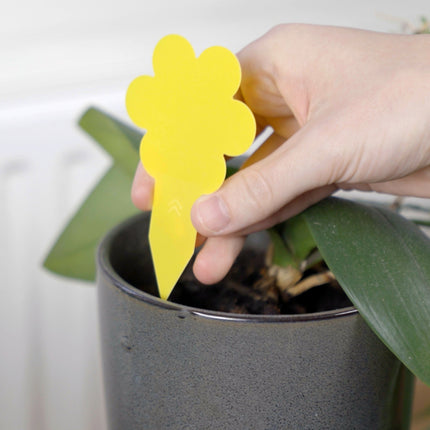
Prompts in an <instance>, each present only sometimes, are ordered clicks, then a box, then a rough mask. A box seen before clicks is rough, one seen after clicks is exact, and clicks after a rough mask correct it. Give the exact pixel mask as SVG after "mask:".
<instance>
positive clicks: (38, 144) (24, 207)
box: [0, 0, 430, 430]
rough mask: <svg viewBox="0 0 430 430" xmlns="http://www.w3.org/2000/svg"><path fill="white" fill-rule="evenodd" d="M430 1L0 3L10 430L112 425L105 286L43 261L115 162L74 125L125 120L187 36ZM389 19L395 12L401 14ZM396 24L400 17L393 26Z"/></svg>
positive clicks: (379, 17)
mask: <svg viewBox="0 0 430 430" xmlns="http://www.w3.org/2000/svg"><path fill="white" fill-rule="evenodd" d="M420 15H427V16H430V4H429V3H428V1H424V0H412V1H409V2H393V1H388V0H383V1H374V0H361V1H359V2H358V1H354V2H339V1H338V0H329V1H321V2H318V1H317V0H313V1H312V0H300V1H296V0H284V1H281V0H265V1H262V2H260V3H259V2H256V1H250V0H237V1H234V0H213V1H212V0H211V1H203V0H200V1H197V0H183V1H173V0H157V1H152V2H149V1H147V0H140V1H138V0H123V1H118V2H114V1H112V0H105V1H104V2H97V1H96V0H74V1H70V2H60V1H58V0H40V1H31V0H16V1H14V2H12V1H9V2H8V3H7V5H2V7H1V12H0V277H1V278H0V279H1V286H0V345H1V352H0V429H1V430H58V429H61V430H68V429H70V430H86V429H87V430H96V429H97V430H103V429H104V428H105V421H104V411H103V403H102V396H101V392H102V390H101V382H100V381H101V379H100V362H99V352H98V343H97V342H98V338H97V315H96V303H95V290H94V288H93V287H91V286H87V285H84V284H81V283H78V282H74V281H66V280H64V279H60V278H58V277H56V276H53V275H51V274H48V273H46V272H44V271H42V269H41V268H40V262H41V260H42V258H43V256H44V255H45V253H46V251H47V250H48V248H49V244H50V243H51V241H52V240H53V238H54V237H55V235H56V234H57V233H58V231H59V229H60V228H61V226H62V224H63V223H64V222H65V221H66V220H67V218H68V216H69V215H70V214H71V213H72V211H73V209H74V208H75V207H76V206H77V205H78V203H79V201H80V199H81V198H82V197H83V196H84V195H85V193H86V191H87V190H88V188H89V187H90V186H91V185H92V184H93V183H94V181H95V180H96V179H97V177H98V176H99V175H100V174H101V173H102V171H103V170H104V169H105V168H106V166H107V165H108V163H109V161H108V159H107V158H106V157H105V156H104V155H103V154H102V153H101V152H100V151H99V150H98V149H97V148H96V147H95V146H93V145H91V144H90V143H89V141H88V140H87V138H86V137H85V136H84V135H83V134H81V133H80V132H79V131H78V130H77V128H76V127H75V125H74V124H75V121H76V118H77V116H78V115H79V113H80V112H81V111H82V110H83V109H84V108H85V107H86V106H87V105H89V104H90V103H91V104H97V105H99V106H102V107H104V108H106V109H108V110H111V111H114V112H116V113H118V114H120V115H124V107H123V97H124V91H125V89H126V87H127V85H128V83H129V82H130V81H131V80H132V79H133V78H134V77H135V76H137V75H139V74H142V73H150V72H151V68H150V62H151V55H152V50H153V47H154V45H155V43H156V42H157V40H158V39H159V38H160V37H162V36H164V35H165V34H168V33H180V34H182V35H184V36H186V37H187V38H188V39H189V40H190V41H191V43H192V44H193V45H194V46H195V48H196V51H201V50H202V49H204V48H206V47H208V46H210V45H214V44H220V45H224V46H226V47H228V48H230V49H232V50H233V51H235V50H237V49H239V48H240V47H242V46H243V45H245V44H246V43H247V42H249V41H251V40H252V39H254V38H256V37H258V36H259V35H261V34H262V33H264V32H265V31H267V30H268V29H269V28H270V27H272V26H273V25H275V24H277V23H279V22H294V21H295V22H311V23H322V24H336V25H344V26H355V27H361V28H367V29H373V30H380V31H400V30H401V20H402V19H405V20H410V21H412V22H414V23H417V22H418V18H419V16H420ZM388 17H391V18H393V19H392V20H391V18H388ZM395 19H398V20H399V21H396V20H395Z"/></svg>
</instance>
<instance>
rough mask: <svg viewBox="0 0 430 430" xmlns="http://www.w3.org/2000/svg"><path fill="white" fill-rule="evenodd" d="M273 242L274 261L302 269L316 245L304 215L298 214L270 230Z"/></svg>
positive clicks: (278, 264) (276, 263)
mask: <svg viewBox="0 0 430 430" xmlns="http://www.w3.org/2000/svg"><path fill="white" fill-rule="evenodd" d="M268 232H269V235H270V239H271V242H272V244H273V258H272V263H273V264H275V265H277V266H281V267H287V266H292V267H294V268H295V269H298V270H300V269H301V264H302V262H303V261H304V260H305V259H306V258H307V257H308V256H309V254H310V253H311V251H312V250H313V249H314V248H315V247H316V244H315V240H314V238H313V236H312V234H311V232H310V231H309V227H308V225H307V222H306V220H305V218H304V217H303V215H297V216H295V217H293V218H290V219H288V220H286V221H284V222H283V223H281V224H278V225H276V226H274V227H272V228H270V229H269V230H268Z"/></svg>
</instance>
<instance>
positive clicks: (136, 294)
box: [97, 213, 358, 323]
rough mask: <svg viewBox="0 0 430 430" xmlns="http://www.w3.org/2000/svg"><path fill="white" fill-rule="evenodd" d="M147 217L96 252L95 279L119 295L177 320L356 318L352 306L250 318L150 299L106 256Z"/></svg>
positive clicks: (122, 225)
mask: <svg viewBox="0 0 430 430" xmlns="http://www.w3.org/2000/svg"><path fill="white" fill-rule="evenodd" d="M145 215H147V214H142V213H140V214H137V215H135V216H132V217H130V218H128V219H127V220H125V221H123V222H122V223H119V224H118V225H117V226H115V227H113V228H112V229H111V230H109V232H108V233H107V234H106V235H105V236H104V238H103V239H102V240H101V242H100V244H99V246H98V248H97V272H98V273H97V276H100V274H101V273H103V274H104V276H106V277H107V278H109V279H110V280H111V282H112V284H113V285H114V286H115V287H117V288H118V289H120V290H121V291H123V292H124V293H125V294H127V295H128V296H130V297H132V298H134V299H137V300H139V301H141V302H145V303H148V304H150V305H154V306H157V307H160V308H163V309H165V310H171V311H177V312H179V315H178V316H179V317H181V315H182V316H183V317H185V316H186V315H190V314H191V315H195V316H199V317H203V318H206V319H212V320H220V321H236V322H254V323H255V322H257V323H258V322H261V323H264V322H265V323H270V322H306V321H320V320H328V319H333V318H341V317H346V316H352V315H357V314H358V310H357V309H356V308H355V307H354V306H349V307H346V308H341V309H335V310H332V311H324V312H315V313H308V314H298V315H294V314H282V315H254V314H235V313H228V312H221V311H212V310H207V309H201V308H196V307H191V306H186V305H181V304H178V303H174V302H169V301H167V300H162V299H161V298H159V297H156V296H153V295H152V294H149V293H146V292H144V291H142V290H139V289H138V288H136V287H134V286H133V285H132V284H130V283H128V282H127V281H126V280H125V279H123V278H122V277H121V276H120V275H119V274H118V273H117V272H116V270H115V269H114V268H113V266H112V264H111V262H110V259H109V252H108V250H109V249H110V246H111V243H112V241H113V239H114V237H115V236H116V235H117V234H118V233H119V232H120V231H122V230H123V229H124V228H126V227H127V226H129V225H131V224H134V223H135V222H136V221H137V220H138V219H141V218H143V217H144V216H145Z"/></svg>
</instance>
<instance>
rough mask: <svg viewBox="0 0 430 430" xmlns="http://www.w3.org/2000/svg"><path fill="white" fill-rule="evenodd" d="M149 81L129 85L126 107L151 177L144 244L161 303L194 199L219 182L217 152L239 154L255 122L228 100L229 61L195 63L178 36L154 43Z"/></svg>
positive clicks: (220, 57)
mask: <svg viewBox="0 0 430 430" xmlns="http://www.w3.org/2000/svg"><path fill="white" fill-rule="evenodd" d="M153 68H154V76H139V77H138V78H136V79H135V80H134V81H133V82H132V83H131V84H130V86H129V88H128V91H127V96H126V106H127V111H128V114H129V115H130V118H131V119H132V121H133V122H134V123H135V124H136V125H137V126H139V127H142V128H144V129H146V131H147V132H146V134H145V136H144V137H143V139H142V142H141V146H140V158H141V161H142V164H143V166H144V167H145V170H146V171H147V172H148V173H149V174H150V175H151V176H152V177H153V178H154V179H155V187H154V201H153V209H152V215H151V224H150V231H149V242H150V247H151V253H152V259H153V262H154V267H155V273H156V277H157V283H158V289H159V293H160V297H161V298H163V299H167V298H168V297H169V295H170V293H171V291H172V289H173V287H174V286H175V284H176V282H177V280H178V279H179V277H180V275H181V273H182V272H183V270H184V268H185V266H186V265H187V263H188V262H189V260H190V258H191V257H192V255H193V252H194V246H195V240H196V230H195V229H194V227H193V225H192V223H191V218H190V212H191V207H192V205H193V203H194V202H195V200H196V199H197V198H198V197H200V196H201V195H203V194H210V193H212V192H214V191H216V190H217V189H218V188H219V187H220V186H221V184H222V183H223V181H224V179H225V173H226V165H225V160H224V154H225V155H229V156H237V155H240V154H242V153H243V152H245V151H246V150H247V149H248V148H249V146H250V145H251V144H252V142H253V140H254V137H255V130H256V126H255V119H254V116H253V114H252V112H251V111H250V110H249V108H248V107H247V106H246V105H245V104H244V103H242V102H240V101H238V100H235V99H234V98H233V96H234V95H235V93H236V92H237V90H238V89H239V86H240V80H241V70H240V64H239V61H238V60H237V58H236V57H235V56H234V55H233V54H232V53H231V52H230V51H229V50H227V49H225V48H222V47H219V46H215V47H211V48H208V49H206V50H205V51H203V53H202V54H201V55H200V56H199V57H196V55H195V53H194V50H193V48H192V46H191V45H190V44H189V43H188V41H187V40H186V39H184V38H183V37H181V36H178V35H169V36H166V37H164V38H163V39H161V40H160V41H159V42H158V44H157V46H156V48H155V50H154V54H153Z"/></svg>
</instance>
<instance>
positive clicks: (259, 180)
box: [191, 126, 336, 236]
mask: <svg viewBox="0 0 430 430" xmlns="http://www.w3.org/2000/svg"><path fill="white" fill-rule="evenodd" d="M311 134H312V135H313V134H315V133H313V132H312V131H309V128H308V127H307V126H305V127H303V128H302V129H301V130H300V131H298V132H297V133H296V134H295V135H294V136H293V137H291V138H290V139H289V140H288V142H286V143H284V144H283V145H282V146H281V147H279V148H278V149H277V150H275V151H274V152H273V153H271V154H270V155H268V156H267V157H266V158H264V159H263V160H261V161H259V162H257V163H255V164H253V165H251V166H249V167H247V168H245V169H243V170H241V171H239V172H238V173H236V174H235V175H233V176H231V177H230V178H229V179H228V180H227V181H226V182H225V183H224V185H223V186H222V187H221V188H220V189H219V190H218V191H216V192H215V193H213V194H210V195H207V196H202V197H201V198H200V199H198V200H197V201H196V203H195V204H194V206H193V208H192V211H191V218H192V222H193V224H194V226H195V228H196V229H197V231H198V232H199V233H200V234H202V235H203V236H216V235H228V234H233V233H235V232H238V231H241V230H245V229H247V228H248V227H250V226H252V225H254V224H259V223H261V222H262V221H263V220H266V219H268V218H270V217H271V215H273V214H275V213H277V212H279V211H280V210H281V209H282V208H283V207H284V206H286V205H287V204H288V203H289V202H291V201H293V200H295V199H297V197H299V196H301V195H302V194H304V193H306V192H308V191H310V190H313V189H316V188H320V187H323V186H325V185H328V184H331V183H333V182H334V179H335V177H336V175H335V172H334V171H333V170H334V169H333V168H332V167H331V166H332V165H333V157H332V156H331V154H330V152H329V150H327V146H326V145H322V146H323V148H320V146H318V145H317V144H316V142H318V139H316V136H311ZM320 139H321V137H320ZM330 146H331V145H330ZM303 209H304V208H303Z"/></svg>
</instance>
